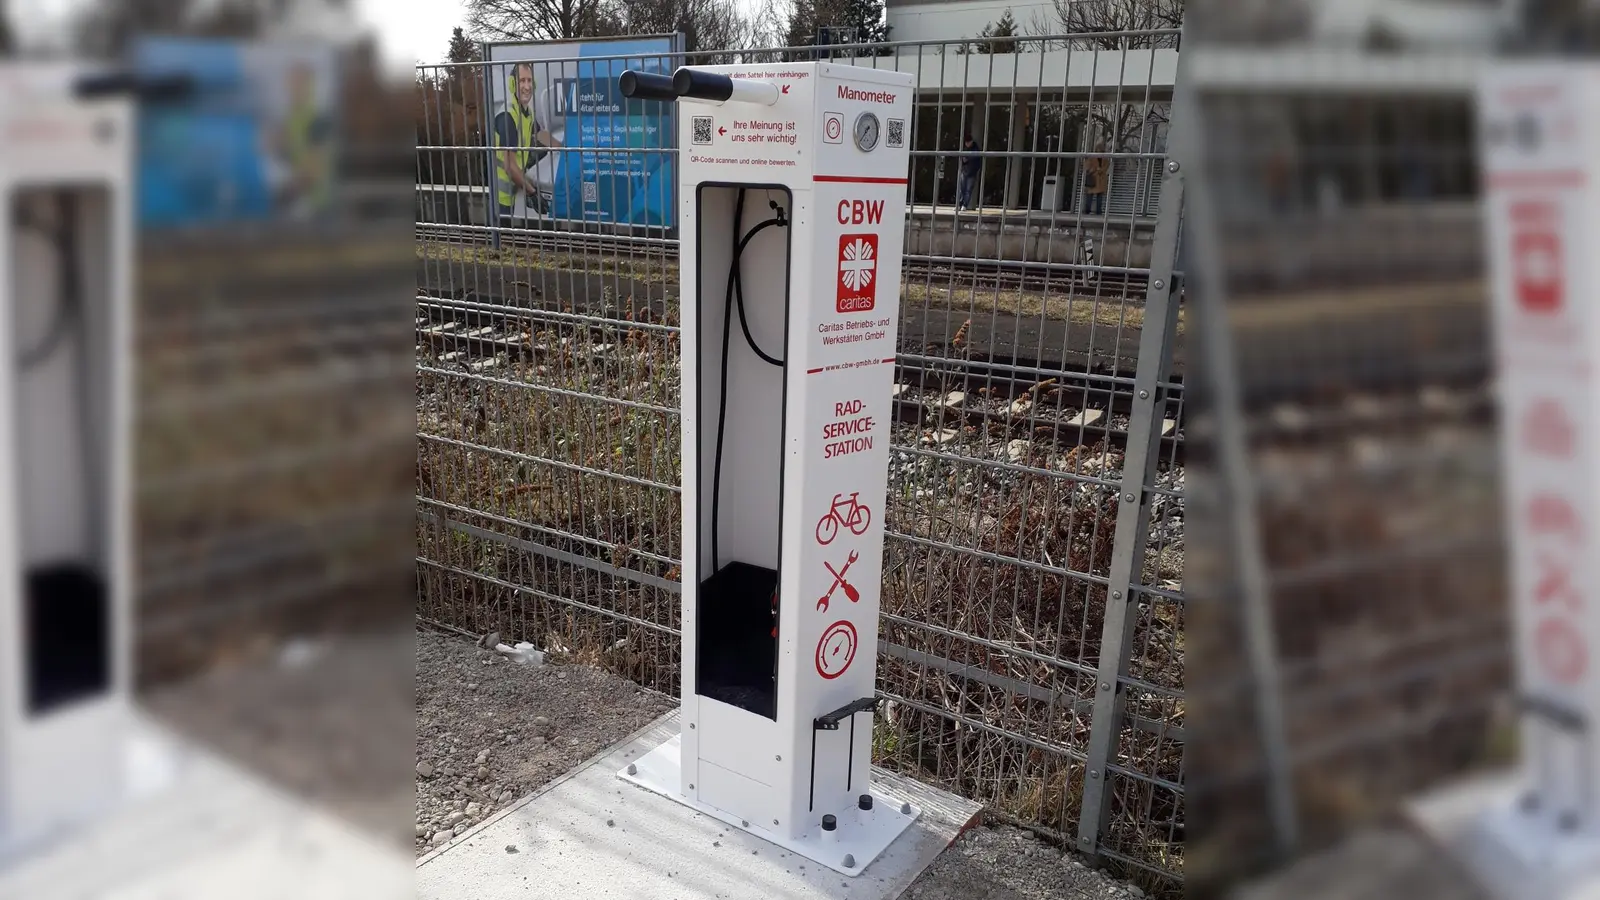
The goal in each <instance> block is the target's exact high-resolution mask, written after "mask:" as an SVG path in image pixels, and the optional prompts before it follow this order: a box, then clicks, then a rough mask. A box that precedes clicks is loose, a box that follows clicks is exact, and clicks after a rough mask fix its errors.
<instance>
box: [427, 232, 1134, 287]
mask: <svg viewBox="0 0 1600 900" xmlns="http://www.w3.org/2000/svg"><path fill="white" fill-rule="evenodd" d="M416 236H417V239H418V240H420V241H432V242H435V243H444V244H456V245H461V246H465V247H475V248H487V247H490V246H492V245H493V242H494V240H495V234H494V232H493V231H492V230H491V229H489V228H486V227H483V226H463V225H417V226H416ZM499 240H500V246H501V247H502V248H506V247H509V248H512V249H517V250H543V251H546V252H550V253H562V254H571V253H580V254H593V255H594V256H596V257H597V258H604V259H609V260H614V261H618V262H632V263H635V264H639V265H651V264H656V265H666V264H668V263H675V262H676V261H677V258H678V245H677V241H675V240H669V239H667V238H662V237H649V236H633V235H616V234H585V233H582V232H570V231H560V232H557V231H551V232H541V231H518V232H507V233H501V234H500V235H499ZM901 277H902V280H903V281H906V282H917V283H923V284H930V285H933V286H948V287H954V288H966V289H974V290H982V289H987V288H991V287H992V288H995V289H999V290H1027V291H1039V292H1043V293H1055V292H1059V293H1060V294H1061V295H1063V296H1066V295H1069V294H1070V295H1074V296H1079V297H1102V298H1107V299H1110V298H1117V299H1141V298H1142V297H1143V295H1144V292H1145V289H1146V285H1147V284H1148V282H1149V278H1148V276H1147V275H1146V274H1145V273H1144V272H1143V271H1142V270H1137V269H1128V268H1126V267H1119V266H1108V265H1097V264H1092V263H1088V262H1083V261H1056V260H992V259H970V260H968V259H951V258H949V257H925V256H919V255H917V254H907V255H906V257H905V263H904V265H903V268H902V276H901ZM979 279H981V280H982V282H983V283H982V284H979V283H978V281H979Z"/></svg>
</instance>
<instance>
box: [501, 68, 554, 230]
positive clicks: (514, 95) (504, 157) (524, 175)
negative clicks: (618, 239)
mask: <svg viewBox="0 0 1600 900" xmlns="http://www.w3.org/2000/svg"><path fill="white" fill-rule="evenodd" d="M533 94H534V79H533V63H530V62H520V63H517V64H516V66H514V67H513V68H512V72H511V77H510V78H508V79H507V81H506V102H505V106H504V108H502V109H501V110H500V112H499V113H497V114H496V115H495V117H494V145H495V147H496V148H503V149H497V150H496V151H495V154H494V170H495V171H494V174H495V193H496V197H495V199H496V201H497V203H498V205H499V208H500V219H501V224H516V220H520V219H525V218H528V217H530V216H532V215H544V214H546V213H547V212H548V211H549V206H548V203H547V201H546V198H545V195H544V194H543V193H542V192H541V191H540V190H539V187H538V185H537V184H536V182H535V177H534V168H535V167H536V166H538V164H539V161H540V160H541V159H543V158H544V156H545V153H546V152H547V151H546V150H539V149H534V148H536V147H546V148H552V149H553V148H557V147H560V146H561V144H560V143H559V142H557V141H556V139H555V138H554V137H552V136H551V134H550V132H549V131H547V130H545V129H544V128H542V127H540V124H539V122H538V121H537V119H536V117H535V115H534V108H533ZM519 201H520V202H519ZM507 220H512V221H507Z"/></svg>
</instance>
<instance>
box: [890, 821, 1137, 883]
mask: <svg viewBox="0 0 1600 900" xmlns="http://www.w3.org/2000/svg"><path fill="white" fill-rule="evenodd" d="M902 896H903V897H904V898H905V900H1137V898H1141V897H1143V896H1144V892H1143V891H1141V890H1140V889H1139V888H1137V887H1135V886H1133V885H1129V884H1123V883H1121V882H1118V881H1114V880H1112V879H1111V878H1108V877H1107V876H1106V875H1104V874H1103V873H1101V872H1097V871H1095V870H1094V869H1091V868H1089V867H1088V866H1086V865H1084V864H1083V863H1082V862H1080V861H1079V860H1078V858H1077V857H1075V856H1073V855H1072V854H1071V853H1063V852H1062V851H1061V850H1059V849H1057V848H1056V847H1052V846H1051V845H1049V844H1047V843H1045V842H1044V841H1041V840H1039V839H1038V838H1037V837H1035V836H1034V835H1033V834H1032V833H1031V832H1028V831H1026V830H1024V829H1021V828H1012V827H1010V826H1007V825H992V826H984V827H979V828H974V829H972V830H970V831H968V832H967V833H966V834H964V835H962V836H961V838H960V840H957V841H956V842H955V843H954V844H951V845H950V848H949V849H948V850H946V851H945V852H944V853H942V854H940V856H939V858H938V859H936V860H934V861H933V865H931V866H929V867H928V868H927V870H926V871H924V872H923V873H922V875H921V876H920V877H919V878H917V880H916V881H915V882H913V883H912V885H911V887H909V888H907V889H906V892H905V894H903V895H902Z"/></svg>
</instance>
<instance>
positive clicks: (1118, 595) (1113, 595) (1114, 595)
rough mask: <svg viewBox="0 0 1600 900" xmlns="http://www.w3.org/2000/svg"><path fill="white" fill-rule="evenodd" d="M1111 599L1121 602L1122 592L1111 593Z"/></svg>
mask: <svg viewBox="0 0 1600 900" xmlns="http://www.w3.org/2000/svg"><path fill="white" fill-rule="evenodd" d="M1111 599H1113V600H1121V599H1122V592H1121V591H1112V592H1111Z"/></svg>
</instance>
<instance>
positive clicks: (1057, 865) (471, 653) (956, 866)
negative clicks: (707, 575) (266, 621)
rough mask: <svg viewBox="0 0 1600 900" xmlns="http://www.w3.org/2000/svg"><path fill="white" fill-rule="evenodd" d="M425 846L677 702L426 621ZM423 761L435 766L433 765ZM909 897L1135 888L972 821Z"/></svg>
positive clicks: (1024, 897) (1028, 897)
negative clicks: (524, 658)
mask: <svg viewBox="0 0 1600 900" xmlns="http://www.w3.org/2000/svg"><path fill="white" fill-rule="evenodd" d="M416 645H417V769H418V775H417V778H416V784H417V803H416V850H417V854H418V855H419V856H420V855H421V854H423V853H424V852H426V851H427V850H428V849H431V847H432V846H433V845H434V844H435V842H437V843H441V844H442V843H444V842H445V841H448V840H449V839H450V837H451V836H452V835H454V834H460V833H461V832H464V831H465V830H466V829H467V828H468V827H469V826H470V825H472V824H475V823H476V822H479V821H482V820H483V819H484V818H486V817H488V816H490V815H492V814H493V813H494V812H496V811H497V810H499V809H501V808H503V807H505V806H506V805H507V804H509V803H511V802H513V801H515V800H518V799H520V798H522V797H525V796H527V795H528V794H529V793H531V792H533V791H534V790H535V789H537V788H538V787H540V786H541V785H543V784H545V783H547V782H549V781H552V780H554V779H555V778H557V777H558V776H560V775H562V774H564V773H565V772H567V771H568V770H569V769H572V768H574V767H575V766H577V765H579V764H580V763H582V762H583V761H584V760H586V759H588V758H590V757H592V756H594V755H595V754H597V753H599V752H600V751H601V750H604V749H605V748H606V747H609V746H611V745H612V744H614V743H615V742H616V741H617V740H618V739H619V738H621V737H623V736H625V735H627V734H630V733H632V732H634V731H637V730H638V729H640V728H642V727H644V726H645V725H646V724H648V723H649V722H650V721H651V720H653V719H655V718H656V717H657V716H659V715H661V714H662V713H665V712H666V711H668V710H669V709H671V708H672V702H671V701H670V700H667V699H665V698H662V697H658V696H656V695H654V694H651V693H648V692H646V691H642V690H640V689H639V687H638V686H637V685H634V684H632V683H631V682H628V681H624V680H622V679H620V678H617V677H615V676H613V675H610V674H608V673H606V672H603V671H600V670H598V669H592V668H587V667H583V666H564V665H546V666H539V667H526V666H520V665H517V664H515V663H510V662H507V661H505V660H504V659H503V658H501V657H499V656H498V655H497V654H494V653H491V652H489V651H487V650H480V649H479V648H478V647H476V646H474V645H473V643H472V642H471V641H468V640H466V639H464V638H459V637H455V636H451V635H445V634H440V633H438V632H435V631H431V630H418V631H417V634H416ZM424 773H426V774H424ZM903 896H904V897H905V898H907V900H1135V898H1139V897H1142V896H1143V894H1142V893H1140V892H1139V889H1138V888H1136V887H1132V886H1129V885H1122V884H1118V883H1117V882H1114V881H1112V880H1111V879H1109V878H1107V877H1106V876H1105V875H1102V874H1100V873H1099V872H1096V871H1094V870H1092V869H1089V868H1087V867H1086V866H1084V865H1083V864H1082V863H1081V862H1079V861H1077V859H1075V858H1074V857H1073V856H1072V855H1071V854H1064V853H1062V852H1061V851H1060V850H1059V849H1056V848H1054V847H1052V846H1050V845H1049V844H1046V843H1044V842H1043V841H1040V840H1038V839H1036V838H1035V837H1034V836H1033V835H1031V834H1029V833H1028V832H1027V831H1024V830H1022V829H1019V828H1011V827H1006V826H993V827H988V826H986V827H980V828H974V829H972V830H971V831H969V832H967V833H966V834H965V835H963V836H962V837H961V839H960V840H958V841H957V842H956V843H955V844H954V845H952V846H951V848H950V849H949V850H948V851H946V852H945V853H944V855H942V856H941V857H940V858H939V859H938V860H937V861H936V862H935V863H934V864H933V866H931V867H930V868H929V869H928V870H927V871H926V872H924V873H923V874H922V876H921V877H920V878H918V879H917V881H916V883H914V884H913V885H912V886H911V887H910V888H909V889H908V890H907V892H906V893H905V894H904V895H903Z"/></svg>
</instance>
